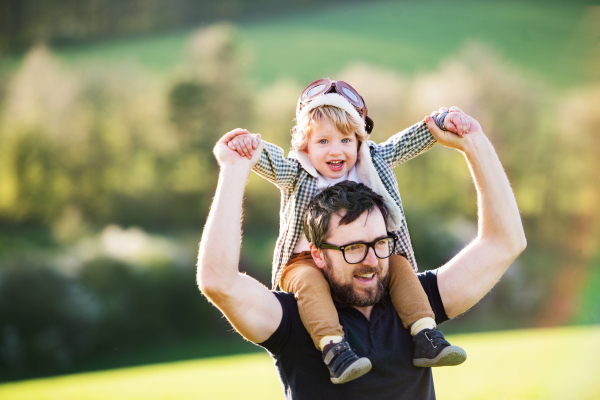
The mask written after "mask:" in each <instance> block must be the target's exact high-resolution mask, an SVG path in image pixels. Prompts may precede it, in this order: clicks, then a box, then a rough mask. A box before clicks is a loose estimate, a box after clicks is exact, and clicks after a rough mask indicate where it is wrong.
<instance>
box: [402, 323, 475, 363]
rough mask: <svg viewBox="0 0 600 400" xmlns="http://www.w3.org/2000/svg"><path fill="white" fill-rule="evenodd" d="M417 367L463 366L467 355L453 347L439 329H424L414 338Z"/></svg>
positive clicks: (414, 359) (460, 349)
mask: <svg viewBox="0 0 600 400" xmlns="http://www.w3.org/2000/svg"><path fill="white" fill-rule="evenodd" d="M413 342H414V343H415V355H414V357H413V365H414V366H415V367H444V366H449V365H458V364H462V363H463V362H464V361H465V360H466V359H467V353H466V352H465V351H464V350H463V349H462V348H460V347H458V346H452V345H451V344H450V343H448V341H447V340H446V339H445V338H444V335H443V334H442V332H440V331H438V330H437V329H423V330H422V331H421V332H419V333H417V334H416V335H415V336H414V337H413Z"/></svg>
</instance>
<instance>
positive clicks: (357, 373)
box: [331, 357, 372, 384]
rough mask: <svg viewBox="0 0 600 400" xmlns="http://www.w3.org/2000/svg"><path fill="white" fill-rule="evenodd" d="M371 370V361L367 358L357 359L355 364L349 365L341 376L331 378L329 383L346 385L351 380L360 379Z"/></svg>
mask: <svg viewBox="0 0 600 400" xmlns="http://www.w3.org/2000/svg"><path fill="white" fill-rule="evenodd" d="M371 368H372V365H371V361H369V359H368V358H365V357H363V358H359V359H358V360H357V361H356V362H354V363H353V364H352V365H350V366H349V367H348V368H347V369H346V370H345V371H344V373H343V374H342V375H340V376H339V377H338V378H331V382H333V383H335V384H340V383H346V382H349V381H351V380H353V379H356V378H360V377H361V376H363V375H364V374H366V373H367V372H369V371H370V370H371Z"/></svg>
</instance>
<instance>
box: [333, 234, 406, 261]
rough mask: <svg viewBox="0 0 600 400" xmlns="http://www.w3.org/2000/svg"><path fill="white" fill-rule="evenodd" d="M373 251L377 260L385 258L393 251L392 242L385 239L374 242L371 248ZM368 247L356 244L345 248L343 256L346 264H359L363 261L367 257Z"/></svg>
mask: <svg viewBox="0 0 600 400" xmlns="http://www.w3.org/2000/svg"><path fill="white" fill-rule="evenodd" d="M373 248H374V250H375V255H376V256H377V257H378V258H387V257H389V256H390V255H391V254H392V252H393V251H394V241H393V240H391V239H389V238H385V239H381V240H379V241H377V242H375V245H374V246H373ZM367 250H368V246H367V245H366V244H363V243H357V244H352V245H349V246H347V247H346V248H345V249H344V256H345V257H346V262H348V263H351V264H354V263H359V262H361V261H362V260H364V259H365V257H366V256H367Z"/></svg>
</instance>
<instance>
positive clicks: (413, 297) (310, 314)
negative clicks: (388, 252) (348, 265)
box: [280, 251, 434, 350]
mask: <svg viewBox="0 0 600 400" xmlns="http://www.w3.org/2000/svg"><path fill="white" fill-rule="evenodd" d="M389 260H390V263H389V265H390V284H389V288H388V290H389V293H390V297H391V299H392V303H393V304H394V307H395V308H396V312H397V313H398V315H399V316H400V319H401V320H402V324H403V325H404V327H405V328H408V327H409V326H411V325H412V324H413V323H414V322H416V321H418V320H419V319H421V318H424V317H431V318H434V314H433V311H432V310H431V306H430V305H429V300H428V298H427V295H426V294H425V291H424V290H423V287H422V286H421V282H420V281H419V278H417V275H416V274H415V272H414V270H413V268H412V266H411V265H410V263H409V262H408V260H407V259H406V258H404V257H402V256H399V255H396V254H392V256H391V257H390V259H389ZM280 286H281V288H282V289H283V290H285V291H286V292H288V293H294V296H295V297H296V299H297V301H298V310H299V312H300V318H302V323H303V324H304V327H305V328H306V330H307V331H308V333H309V334H310V336H311V337H312V339H313V342H314V343H315V347H316V348H317V349H319V343H320V341H321V339H322V338H324V337H325V336H342V337H343V336H344V330H343V329H342V326H341V325H340V322H339V317H338V313H337V310H336V309H335V306H334V305H333V301H332V300H331V291H330V289H329V284H328V283H327V280H326V279H325V276H324V275H323V272H322V271H321V269H320V268H319V267H317V266H316V264H315V262H314V261H313V259H312V256H311V255H310V252H309V251H303V252H302V253H299V254H294V255H293V256H292V258H291V259H290V261H289V262H288V263H287V264H286V265H285V267H284V270H283V273H282V275H281V281H280ZM319 350H320V349H319Z"/></svg>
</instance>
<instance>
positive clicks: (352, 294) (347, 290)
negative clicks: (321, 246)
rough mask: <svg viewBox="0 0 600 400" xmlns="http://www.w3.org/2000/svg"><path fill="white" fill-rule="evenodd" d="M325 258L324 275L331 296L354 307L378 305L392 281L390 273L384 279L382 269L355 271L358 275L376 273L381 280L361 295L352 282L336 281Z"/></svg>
mask: <svg viewBox="0 0 600 400" xmlns="http://www.w3.org/2000/svg"><path fill="white" fill-rule="evenodd" d="M323 258H324V261H325V268H323V273H324V274H325V279H327V282H329V286H330V287H331V295H332V296H333V297H334V298H335V299H336V300H338V301H340V302H342V303H344V304H346V305H349V306H353V307H368V306H372V305H374V304H376V303H378V302H379V301H380V300H381V298H382V297H383V294H384V293H385V289H386V288H387V287H388V282H389V280H390V275H389V271H388V273H387V274H386V275H385V276H384V277H383V278H382V277H380V276H379V274H380V273H381V268H380V267H377V268H372V267H365V268H363V269H360V270H357V271H354V272H355V273H356V274H370V273H375V275H376V276H377V277H378V278H379V279H378V280H377V285H375V286H374V287H370V288H363V289H362V290H360V293H359V292H357V291H356V290H355V289H354V285H353V283H352V282H350V283H347V284H344V283H341V282H338V281H336V279H335V277H334V274H333V267H332V266H331V263H330V262H329V260H327V258H326V257H323Z"/></svg>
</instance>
